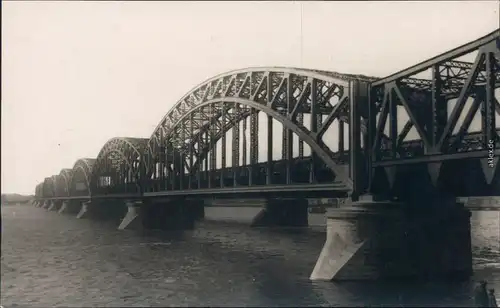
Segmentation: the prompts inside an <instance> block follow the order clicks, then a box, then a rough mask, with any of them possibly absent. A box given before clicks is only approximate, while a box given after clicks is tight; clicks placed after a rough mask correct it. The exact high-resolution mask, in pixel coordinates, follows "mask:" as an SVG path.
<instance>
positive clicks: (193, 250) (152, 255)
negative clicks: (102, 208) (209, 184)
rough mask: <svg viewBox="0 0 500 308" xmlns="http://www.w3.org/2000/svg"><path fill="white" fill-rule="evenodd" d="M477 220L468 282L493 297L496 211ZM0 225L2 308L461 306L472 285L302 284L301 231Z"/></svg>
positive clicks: (10, 210)
mask: <svg viewBox="0 0 500 308" xmlns="http://www.w3.org/2000/svg"><path fill="white" fill-rule="evenodd" d="M484 213H486V214H484ZM484 213H480V214H479V215H477V214H474V215H473V220H472V225H473V228H474V234H473V242H474V262H475V277H474V279H475V280H477V279H487V280H488V281H489V282H490V283H491V284H492V286H491V287H494V288H496V289H500V269H499V265H500V253H499V250H500V249H499V248H498V245H499V240H498V239H499V237H498V236H496V235H498V228H499V227H498V226H499V223H500V215H499V214H500V213H498V212H484ZM2 218H3V220H2V227H3V228H2V285H1V291H2V293H1V294H2V295H1V296H2V297H1V299H2V305H6V306H10V305H15V304H17V305H22V306H38V307H40V306H207V305H208V306H216V305H220V306H329V305H333V306H335V305H344V306H363V305H364V306H367V305H369V306H372V307H377V306H379V307H383V306H400V307H401V306H428V307H430V306H433V307H436V306H464V307H466V306H470V304H471V301H470V296H471V294H472V288H473V283H472V281H471V282H468V283H461V284H455V285H453V284H451V285H450V284H426V285H409V284H381V283H342V284H336V283H324V282H323V283H320V282H315V283H312V282H310V281H309V280H308V277H309V274H310V272H311V270H312V268H313V266H314V264H315V262H316V258H317V257H318V255H319V252H320V250H321V247H322V245H323V242H324V238H325V234H324V233H321V232H315V231H311V230H309V229H302V230H298V231H297V230H295V231H294V232H291V231H290V230H280V229H250V228H248V227H241V226H235V225H230V224H228V225H225V224H213V223H200V224H199V225H198V227H197V229H196V230H194V231H190V232H184V233H180V232H177V233H165V232H155V231H145V232H136V231H117V230H116V226H115V225H113V224H112V223H103V222H96V221H92V220H85V219H83V220H77V219H75V218H74V217H70V216H66V215H58V214H56V213H54V212H46V211H43V210H40V209H33V208H31V207H26V206H9V207H4V208H3V209H2ZM479 221H480V225H479V223H478V222H479ZM495 228H496V229H495ZM495 232H496V233H495Z"/></svg>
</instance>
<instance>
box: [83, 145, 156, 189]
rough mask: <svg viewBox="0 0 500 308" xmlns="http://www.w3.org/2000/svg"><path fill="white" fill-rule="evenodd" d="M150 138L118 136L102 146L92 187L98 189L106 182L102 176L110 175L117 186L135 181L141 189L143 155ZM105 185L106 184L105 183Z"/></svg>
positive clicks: (112, 184)
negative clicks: (101, 181)
mask: <svg viewBox="0 0 500 308" xmlns="http://www.w3.org/2000/svg"><path fill="white" fill-rule="evenodd" d="M147 143H148V139H144V138H128V137H117V138H112V139H110V140H109V141H108V142H106V144H105V145H104V146H103V147H102V149H101V151H100V152H99V155H98V156H97V158H96V162H95V164H94V167H93V169H92V176H91V181H90V187H91V189H98V188H99V187H102V186H103V185H104V184H103V183H100V179H101V177H110V179H111V181H112V183H108V185H111V186H116V185H120V184H127V183H134V184H135V185H137V186H138V187H139V189H140V179H141V174H142V173H143V171H144V169H145V168H144V165H143V159H142V156H143V154H144V152H145V151H146V147H147ZM104 186H105V185H104Z"/></svg>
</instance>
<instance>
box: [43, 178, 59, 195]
mask: <svg viewBox="0 0 500 308" xmlns="http://www.w3.org/2000/svg"><path fill="white" fill-rule="evenodd" d="M56 179H57V176H56V175H53V176H51V177H47V178H45V180H44V181H43V197H44V198H51V197H54V196H55V181H56Z"/></svg>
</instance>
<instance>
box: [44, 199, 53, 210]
mask: <svg viewBox="0 0 500 308" xmlns="http://www.w3.org/2000/svg"><path fill="white" fill-rule="evenodd" d="M51 203H52V202H51V201H50V200H45V202H44V203H43V206H42V208H44V209H48V208H49V207H50V205H51Z"/></svg>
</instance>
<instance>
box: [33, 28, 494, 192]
mask: <svg viewBox="0 0 500 308" xmlns="http://www.w3.org/2000/svg"><path fill="white" fill-rule="evenodd" d="M499 37H500V31H498V30H497V31H495V32H493V33H491V34H489V35H487V36H485V37H483V38H480V39H478V40H476V41H474V42H472V43H469V44H466V45H464V46H461V47H458V48H456V49H454V50H452V51H449V52H447V53H445V54H442V55H440V56H437V57H435V58H433V59H430V60H428V61H425V62H423V63H420V64H418V65H415V66H413V67H411V68H408V69H406V70H403V71H401V72H398V73H396V74H393V75H391V76H388V77H386V78H383V79H378V78H374V77H367V76H362V75H350V74H340V73H334V72H327V71H320V70H308V69H299V68H279V67H268V68H249V69H243V70H237V71H232V72H229V73H225V74H222V75H218V76H216V77H214V78H211V79H210V80H208V81H206V82H204V83H202V84H200V85H198V86H197V87H195V88H194V89H192V90H191V91H190V92H188V93H187V94H186V95H185V96H184V97H183V98H181V99H180V100H179V101H178V102H177V103H176V104H175V105H174V107H173V108H172V109H171V110H170V111H169V112H168V113H167V115H166V116H165V117H164V118H163V119H162V121H161V122H160V123H159V125H158V126H157V127H156V129H155V130H154V132H153V134H152V135H151V137H150V138H149V139H141V138H113V139H111V140H109V141H108V142H107V143H106V144H105V145H104V147H103V148H102V149H101V151H100V153H99V155H98V157H97V158H96V159H81V160H78V161H77V162H76V163H75V165H74V167H73V169H72V170H69V169H65V170H66V171H64V170H63V171H64V172H63V171H62V172H61V174H60V175H59V177H58V180H56V181H55V183H56V184H50V183H52V182H54V179H46V180H45V182H44V184H43V191H41V190H39V188H37V191H38V192H39V194H42V195H43V197H45V198H47V197H49V198H50V197H52V196H68V195H69V196H70V197H90V196H92V197H101V196H110V195H113V196H118V195H145V196H155V195H156V196H158V195H168V194H183V195H186V194H197V193H204V194H211V193H217V192H219V193H228V194H230V193H234V192H241V191H254V192H262V191H266V190H269V191H271V190H272V191H276V192H280V191H284V190H286V189H288V190H293V191H300V190H304V191H309V190H314V189H316V190H323V191H329V192H330V193H332V194H345V193H348V194H351V195H352V196H353V197H354V198H356V196H357V195H359V194H363V193H367V192H373V191H374V182H377V181H378V180H377V172H378V171H377V170H380V169H381V170H383V172H384V173H385V174H386V177H387V179H388V182H389V187H385V188H384V189H385V190H390V189H391V187H392V185H393V183H394V178H395V177H396V173H398V172H400V171H398V170H399V169H398V168H399V166H410V165H422V164H424V165H425V167H426V168H427V169H428V170H429V173H430V176H431V178H432V180H433V182H436V178H437V177H439V173H440V170H441V164H443V162H446V161H448V160H467V159H471V158H477V159H479V160H480V161H481V164H482V165H483V166H489V167H491V166H493V165H495V166H496V165H497V164H496V161H493V160H497V159H498V157H499V155H500V152H499V150H498V148H499V142H500V140H499V138H498V131H499V127H498V123H496V120H495V113H496V114H500V104H499V103H498V100H497V98H496V97H495V89H496V88H498V87H499V85H500V80H499V77H500V66H499V62H500V52H499V48H500V39H499ZM473 52H476V53H477V55H476V58H475V60H474V62H466V61H463V60H462V59H461V58H460V57H462V56H464V55H466V54H469V53H473ZM425 72H427V75H428V76H427V78H426V77H421V75H422V74H423V73H425ZM469 98H470V99H473V102H472V107H471V108H470V110H469V111H468V112H467V114H466V115H465V118H464V120H463V122H462V123H461V125H460V129H459V130H458V131H457V132H455V133H454V129H455V127H456V126H457V123H458V122H459V118H460V116H461V115H462V113H463V112H464V106H465V105H466V102H467V100H468V99H469ZM452 101H456V104H455V105H454V107H453V108H452V109H450V106H451V105H453V104H452V103H450V102H452ZM478 110H481V118H482V127H481V131H479V132H469V131H468V129H469V127H470V125H471V122H472V120H473V117H474V115H475V114H476V113H477V112H478ZM398 111H400V112H399V113H400V114H401V111H404V112H405V113H406V115H407V117H408V120H407V121H406V123H398V117H397V115H398ZM259 114H263V115H264V116H263V117H262V116H261V117H260V118H263V119H264V120H265V121H260V120H259ZM275 121H278V122H280V123H281V124H282V128H281V127H280V129H282V132H281V136H282V138H281V139H282V147H281V149H275V146H274V145H275V143H276V142H275V141H276V140H273V135H275V134H273V131H275V130H276V128H275V127H274V126H273V125H274V123H273V122H275ZM260 125H265V126H266V127H267V134H268V136H267V139H266V141H265V144H264V148H266V151H264V156H265V157H259V155H261V156H262V151H259V150H260V149H261V145H260V144H259V141H262V139H260V138H259V126H260ZM332 125H335V127H334V129H333V134H336V135H337V136H336V138H334V139H336V140H337V142H338V144H337V149H336V150H334V149H332V148H330V147H329V146H328V145H327V144H326V143H325V141H324V136H325V133H326V132H327V130H328V129H329V128H330V127H332ZM412 128H414V129H415V130H416V132H417V134H418V138H416V139H417V140H407V139H408V134H409V132H410V130H412ZM330 131H331V130H328V132H330ZM385 131H387V132H386V133H384V132H385ZM345 132H348V134H347V135H348V138H347V139H346V138H345V135H346V134H345ZM294 136H295V137H294ZM297 137H298V138H297ZM227 139H230V140H229V141H228V140H227ZM296 140H298V141H296ZM295 142H297V144H296V147H297V148H298V157H294V155H293V152H294V148H295V147H294V146H295V144H294V143H295ZM217 144H219V145H220V148H219V147H218V146H217ZM305 145H307V146H308V147H309V148H310V149H311V155H310V156H305V155H304V152H305V151H304V148H305V147H304V146H305ZM228 146H230V147H231V150H230V151H228V149H229V148H228ZM273 151H274V152H276V151H279V152H280V153H279V154H280V155H279V156H280V157H281V159H276V158H275V157H276V155H273V154H276V153H273ZM491 153H493V154H494V155H491ZM228 154H229V155H228ZM218 160H219V162H218ZM218 164H219V165H220V167H218ZM229 165H230V166H229ZM483 169H484V170H485V171H484V172H485V173H488V172H489V173H490V174H487V175H486V178H487V182H488V183H491V181H492V179H493V177H494V174H495V170H496V168H489V169H488V168H483ZM51 181H52V182H51ZM64 183H66V186H65V185H64ZM50 185H52V186H54V185H55V187H57V189H56V192H52V194H51V191H52V190H51V189H49V187H52V186H50ZM65 189H66V190H65ZM375 190H376V189H375Z"/></svg>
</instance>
